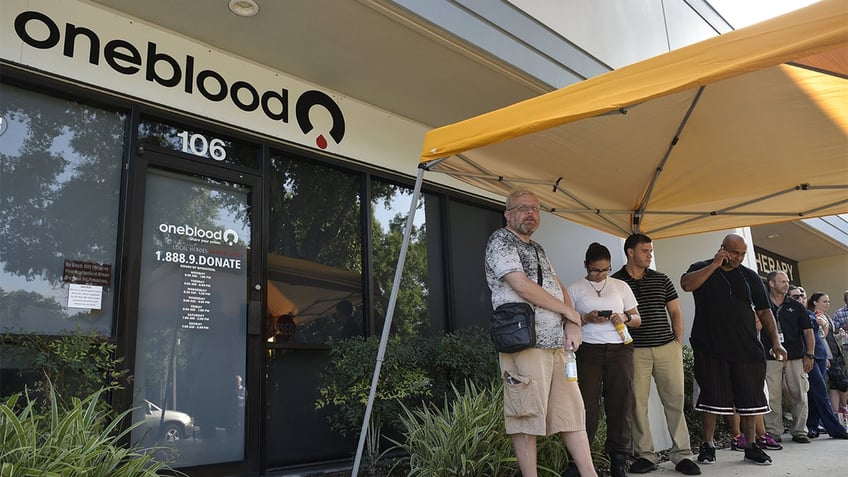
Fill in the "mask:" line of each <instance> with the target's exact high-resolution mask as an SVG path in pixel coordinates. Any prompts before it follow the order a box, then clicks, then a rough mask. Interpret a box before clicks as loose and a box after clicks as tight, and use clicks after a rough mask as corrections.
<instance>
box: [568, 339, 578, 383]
mask: <svg viewBox="0 0 848 477" xmlns="http://www.w3.org/2000/svg"><path fill="white" fill-rule="evenodd" d="M565 379H566V380H567V381H577V354H576V353H575V352H574V345H571V346H569V347H568V350H567V351H566V352H565Z"/></svg>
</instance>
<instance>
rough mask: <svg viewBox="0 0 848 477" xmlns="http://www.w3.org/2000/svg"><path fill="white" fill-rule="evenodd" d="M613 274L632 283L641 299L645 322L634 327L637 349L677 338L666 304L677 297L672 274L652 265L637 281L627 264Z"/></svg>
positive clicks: (632, 288)
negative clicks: (652, 267) (669, 275)
mask: <svg viewBox="0 0 848 477" xmlns="http://www.w3.org/2000/svg"><path fill="white" fill-rule="evenodd" d="M612 276H613V278H618V279H619V280H623V281H625V282H626V283H627V284H628V285H630V289H631V290H633V294H634V295H635V296H636V301H637V302H639V305H638V308H639V316H640V317H642V324H641V325H640V326H639V327H638V328H630V334H631V335H632V336H633V345H634V346H635V347H637V348H652V347H655V346H662V345H664V344H667V343H670V342H672V341H674V340H675V337H674V331H673V330H672V329H671V320H669V318H668V312H667V311H666V308H665V305H666V303H668V302H670V301H672V300H676V299H677V290H675V289H674V284H672V283H671V280H670V279H669V278H668V276H667V275H666V274H664V273H660V272H658V271H656V270H652V269H650V268H648V269H646V270H645V275H644V276H643V277H642V278H641V279H640V280H635V279H634V278H633V277H631V276H630V274H629V273H627V270H626V269H625V268H624V267H621V270H619V271H617V272H615V273H614V274H613V275H612Z"/></svg>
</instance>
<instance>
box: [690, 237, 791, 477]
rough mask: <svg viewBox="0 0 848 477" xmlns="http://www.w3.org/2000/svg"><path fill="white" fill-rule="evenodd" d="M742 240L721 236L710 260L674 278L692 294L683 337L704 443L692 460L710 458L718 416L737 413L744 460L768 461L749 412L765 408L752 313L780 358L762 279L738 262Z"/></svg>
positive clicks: (759, 348) (753, 413)
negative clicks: (690, 358) (692, 315)
mask: <svg viewBox="0 0 848 477" xmlns="http://www.w3.org/2000/svg"><path fill="white" fill-rule="evenodd" d="M747 252H748V245H747V244H746V243H745V239H744V238H742V236H740V235H737V234H729V235H727V236H726V237H724V240H723V241H722V243H721V248H720V249H719V250H718V251H717V252H716V253H715V256H713V258H712V259H709V260H704V261H701V262H696V263H693V264H692V265H691V266H690V267H689V269H688V270H687V272H686V273H685V274H684V275H683V276H682V277H681V278H680V286H681V288H683V290H685V291H689V292H692V294H693V295H694V298H695V319H694V322H693V324H692V334H691V336H690V338H689V341H690V343H691V344H692V349H693V351H694V355H695V380H696V381H697V382H698V386H699V388H700V394H699V395H698V402H697V404H696V405H695V409H696V410H698V411H701V412H702V413H703V414H702V421H703V428H704V443H703V444H702V445H701V449H700V453H699V454H698V462H702V463H707V464H711V463H714V462H715V440H714V437H715V427H716V419H717V417H718V415H720V414H722V415H732V414H733V413H734V412H735V413H737V414H739V416H740V418H741V427H742V432H743V434H744V435H745V441H746V442H747V447H746V448H745V460H746V461H748V462H753V463H756V464H770V463H771V457H769V456H768V454H766V453H765V452H764V451H763V450H762V449H760V447H759V446H757V443H756V419H755V416H757V415H761V414H766V413H767V412H769V406H768V400H767V399H766V396H765V392H764V388H765V385H764V384H765V377H766V359H765V352H764V350H763V346H762V343H761V342H760V338H759V333H758V331H757V325H756V319H755V314H756V317H757V318H759V320H760V322H761V324H762V327H763V329H762V331H763V332H764V333H765V334H766V336H768V338H769V340H770V341H771V344H772V349H773V351H774V354H775V357H776V359H778V360H780V361H783V360H785V359H786V350H785V349H784V348H783V345H782V344H781V343H780V340H779V339H778V336H777V326H776V325H775V321H774V315H772V313H771V305H770V304H769V300H768V296H767V295H766V291H765V288H764V287H763V282H762V280H760V277H759V275H757V272H755V271H754V270H751V269H750V268H748V267H745V266H743V265H742V261H743V260H744V259H745V255H746V253H747Z"/></svg>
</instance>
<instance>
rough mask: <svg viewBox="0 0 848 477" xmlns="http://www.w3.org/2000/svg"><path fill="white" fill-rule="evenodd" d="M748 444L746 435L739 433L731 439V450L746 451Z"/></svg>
mask: <svg viewBox="0 0 848 477" xmlns="http://www.w3.org/2000/svg"><path fill="white" fill-rule="evenodd" d="M747 445H748V442H746V441H745V436H744V435H743V434H737V435H735V436H734V437H733V439H730V450H735V451H739V452H745V447H746V446H747Z"/></svg>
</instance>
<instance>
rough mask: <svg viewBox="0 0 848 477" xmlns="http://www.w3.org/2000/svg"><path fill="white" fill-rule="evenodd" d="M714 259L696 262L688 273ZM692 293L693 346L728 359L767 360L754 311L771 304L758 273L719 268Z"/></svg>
mask: <svg viewBox="0 0 848 477" xmlns="http://www.w3.org/2000/svg"><path fill="white" fill-rule="evenodd" d="M712 261H713V260H712V259H709V260H704V261H702V262H696V263H693V264H692V265H691V266H690V267H689V269H688V270H687V271H686V273H689V272H694V271H696V270H700V269H702V268H704V267H706V266H707V265H709V264H710V263H712ZM692 295H693V297H694V298H695V320H694V322H693V324H692V335H691V336H690V337H689V341H690V342H691V343H692V347H693V348H696V349H698V350H699V351H701V352H704V353H707V354H712V355H714V356H716V357H717V358H719V359H721V360H724V361H738V362H744V363H756V362H760V361H764V360H765V352H764V351H763V346H762V344H761V343H760V339H759V337H758V336H757V335H758V333H757V326H756V320H755V317H754V310H767V309H769V307H770V304H769V299H768V296H767V295H766V291H765V288H764V287H763V282H762V280H760V277H759V276H758V275H757V272H755V271H753V270H751V269H750V268H747V267H745V266H742V265H740V266H739V267H737V268H734V269H733V270H730V271H729V272H726V271H724V270H722V269H721V268H718V269H716V270H715V272H713V274H712V275H710V276H709V277H708V278H707V280H706V281H704V284H703V285H701V286H700V287H699V288H698V289H696V290H694V291H693V292H692Z"/></svg>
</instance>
